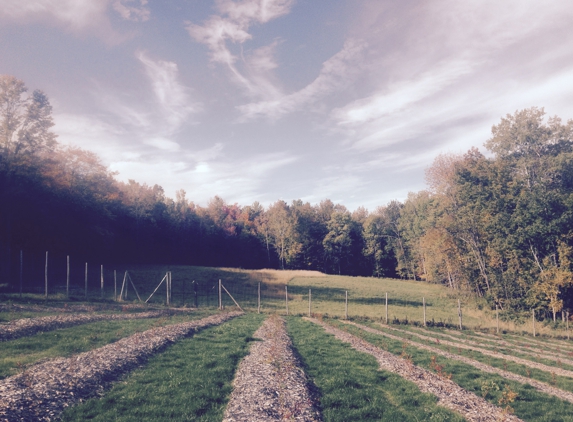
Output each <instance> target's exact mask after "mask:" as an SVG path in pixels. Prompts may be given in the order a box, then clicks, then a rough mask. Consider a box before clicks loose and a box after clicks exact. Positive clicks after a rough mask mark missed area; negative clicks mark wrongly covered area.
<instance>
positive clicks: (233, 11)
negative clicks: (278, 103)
mask: <svg viewBox="0 0 573 422" xmlns="http://www.w3.org/2000/svg"><path fill="white" fill-rule="evenodd" d="M293 3H294V1H293V0H242V1H232V0H220V1H217V9H218V11H219V12H220V13H221V15H213V16H211V17H210V18H209V19H208V20H207V21H205V22H204V23H203V24H202V25H196V24H193V23H189V22H188V23H187V31H188V32H189V35H190V36H191V37H192V38H193V39H194V40H195V41H197V42H199V43H201V44H205V45H206V46H207V47H208V48H209V50H210V58H211V61H212V62H213V63H221V64H224V65H227V67H228V68H229V70H230V71H231V74H232V76H233V78H234V80H235V81H236V82H237V83H238V84H239V85H241V86H243V87H244V88H245V89H247V91H248V92H249V94H250V95H252V96H262V97H263V98H269V97H272V96H274V95H276V94H277V93H278V92H279V90H278V89H277V88H276V87H275V86H274V85H273V84H272V83H271V81H270V79H269V77H268V71H270V70H272V69H274V68H275V67H276V64H275V63H274V60H273V58H272V55H273V50H274V43H273V44H271V45H270V46H268V47H267V48H261V49H258V50H256V51H255V52H254V53H253V54H252V55H251V57H250V60H249V61H248V62H247V63H246V66H247V68H250V72H251V75H248V74H245V72H241V71H240V69H239V68H238V67H237V66H236V62H237V61H238V60H239V58H238V57H237V55H235V54H233V53H232V52H231V50H230V49H229V46H228V45H227V42H230V43H233V44H243V43H245V42H246V41H248V40H251V39H252V35H251V34H250V33H249V32H248V31H249V27H250V26H251V25H253V24H254V23H266V22H269V21H270V20H272V19H276V18H278V17H280V16H282V15H285V14H287V13H289V12H290V9H291V7H292V5H293ZM246 73H249V69H247V71H246ZM264 74H266V76H263V75H264Z"/></svg>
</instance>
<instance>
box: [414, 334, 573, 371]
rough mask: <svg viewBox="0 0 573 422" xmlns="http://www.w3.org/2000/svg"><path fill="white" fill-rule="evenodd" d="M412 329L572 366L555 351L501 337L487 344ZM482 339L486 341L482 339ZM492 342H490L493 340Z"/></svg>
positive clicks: (572, 363) (571, 363)
mask: <svg viewBox="0 0 573 422" xmlns="http://www.w3.org/2000/svg"><path fill="white" fill-rule="evenodd" d="M412 329H414V330H416V331H421V332H425V333H427V334H433V335H439V336H441V337H442V338H444V337H445V338H449V339H452V340H454V341H457V342H460V343H463V344H469V345H472V346H477V347H487V348H489V349H502V350H503V349H509V350H510V351H511V352H517V353H521V354H523V355H528V356H534V357H537V358H544V359H548V360H554V361H555V362H556V363H557V362H561V363H565V364H567V365H572V366H573V360H571V359H568V358H566V357H563V355H559V354H557V353H552V352H548V351H545V350H539V349H537V350H532V349H531V348H527V347H523V346H519V345H516V344H512V343H508V342H506V341H504V340H503V339H497V341H495V340H493V339H491V340H487V341H488V342H489V343H488V344H484V343H480V342H477V341H474V340H470V339H467V338H464V337H461V336H452V335H449V334H445V333H436V332H434V331H426V330H424V329H423V328H418V327H412ZM474 339H475V340H479V338H475V337H474ZM484 341H486V340H485V339H484ZM494 341H495V343H494V344H492V342H494Z"/></svg>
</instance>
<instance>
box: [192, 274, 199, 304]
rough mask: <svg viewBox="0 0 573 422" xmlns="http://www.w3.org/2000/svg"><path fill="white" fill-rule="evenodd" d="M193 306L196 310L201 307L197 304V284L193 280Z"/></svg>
mask: <svg viewBox="0 0 573 422" xmlns="http://www.w3.org/2000/svg"><path fill="white" fill-rule="evenodd" d="M193 305H194V306H195V308H198V307H199V303H198V302H197V283H195V280H193Z"/></svg>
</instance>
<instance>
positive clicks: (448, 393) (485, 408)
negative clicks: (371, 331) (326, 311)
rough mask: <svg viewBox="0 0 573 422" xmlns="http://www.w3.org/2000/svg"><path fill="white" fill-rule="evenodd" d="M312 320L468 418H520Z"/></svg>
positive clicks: (484, 421)
mask: <svg viewBox="0 0 573 422" xmlns="http://www.w3.org/2000/svg"><path fill="white" fill-rule="evenodd" d="M309 320H310V321H312V322H314V323H315V324H319V325H321V326H322V327H323V328H324V330H325V331H326V332H328V333H330V334H333V335H334V336H335V337H336V338H338V339H339V340H341V341H343V342H345V343H349V344H350V345H351V346H352V347H353V348H354V349H356V350H358V351H360V352H364V353H368V354H369V355H372V356H374V357H375V358H376V360H377V361H378V364H379V365H380V368H381V369H384V370H387V371H389V372H393V373H396V374H398V375H400V376H401V377H403V378H405V379H407V380H408V381H411V382H413V383H415V384H416V385H417V386H418V388H420V390H421V391H422V392H425V393H430V394H433V395H435V396H436V397H437V398H438V404H439V405H441V406H444V407H446V408H448V409H450V410H453V411H455V412H457V413H459V414H461V415H462V416H463V417H465V418H466V419H467V420H468V421H472V422H498V421H520V420H521V419H519V418H518V417H517V416H515V415H512V414H508V413H507V412H506V411H505V410H504V409H501V408H499V407H497V406H494V405H493V404H491V403H489V402H488V401H486V400H484V399H483V398H481V397H479V396H477V395H475V394H474V393H472V392H470V391H467V390H465V389H463V388H462V387H460V386H459V385H458V384H456V383H454V382H453V381H451V380H450V379H447V378H444V377H441V376H439V375H438V374H435V373H433V372H430V371H428V370H426V369H424V368H420V367H418V366H416V365H414V364H413V363H412V362H411V361H408V360H406V359H403V358H400V357H398V356H396V355H394V354H392V353H390V352H387V351H385V350H382V349H380V348H378V347H376V346H374V345H372V344H370V343H368V342H366V341H364V340H362V339H361V338H359V337H356V336H354V335H352V334H350V333H348V332H346V331H344V330H340V329H338V328H335V327H333V326H331V325H329V324H326V323H324V322H322V321H319V320H317V319H309Z"/></svg>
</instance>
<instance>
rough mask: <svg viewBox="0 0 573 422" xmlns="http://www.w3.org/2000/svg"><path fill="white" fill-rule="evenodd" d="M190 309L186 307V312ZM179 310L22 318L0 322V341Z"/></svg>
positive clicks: (167, 313)
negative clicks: (99, 322)
mask: <svg viewBox="0 0 573 422" xmlns="http://www.w3.org/2000/svg"><path fill="white" fill-rule="evenodd" d="M189 311H191V310H190V309H187V310H186V312H189ZM179 313H180V312H179V311H175V310H171V309H165V310H158V311H149V312H138V313H121V314H82V313H80V314H67V313H65V314H62V315H53V316H45V317H38V318H22V319H16V320H14V321H10V322H8V323H5V324H0V341H8V340H14V339H17V338H20V337H27V336H33V335H35V334H38V333H42V332H46V331H53V330H58V329H60V328H68V327H73V326H75V325H81V324H88V323H90V322H98V321H112V320H116V321H117V320H129V319H144V318H159V317H163V316H171V315H174V314H179Z"/></svg>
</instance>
